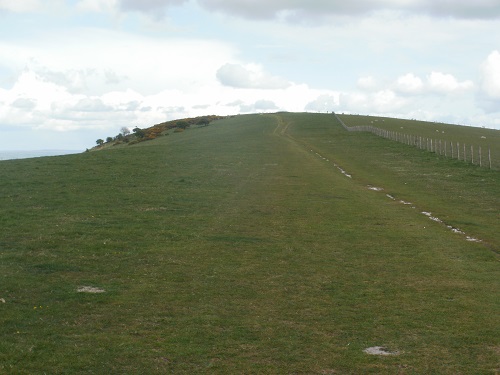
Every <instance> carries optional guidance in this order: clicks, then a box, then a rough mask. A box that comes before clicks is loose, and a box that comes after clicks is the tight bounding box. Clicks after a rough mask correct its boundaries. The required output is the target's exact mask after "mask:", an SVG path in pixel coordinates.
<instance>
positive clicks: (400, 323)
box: [0, 113, 500, 374]
mask: <svg viewBox="0 0 500 375" xmlns="http://www.w3.org/2000/svg"><path fill="white" fill-rule="evenodd" d="M499 182H500V174H499V173H498V171H494V170H488V169H486V168H479V167H477V166H473V165H469V164H465V163H461V162H457V161H456V160H450V159H443V158H439V157H437V156H435V155H434V154H431V153H428V152H424V151H422V150H418V149H415V148H412V147H408V146H406V145H404V144H400V143H396V142H392V141H390V140H387V139H384V138H380V137H377V136H375V135H373V134H370V133H351V132H347V131H345V130H344V129H343V128H342V126H341V125H340V124H339V123H338V122H337V120H336V119H335V117H334V116H332V115H331V114H330V115H326V114H292V113H277V114H266V115H248V116H235V117H234V118H228V119H221V120H218V121H214V122H213V123H212V124H211V125H210V126H208V127H194V128H191V129H187V130H186V131H183V132H179V133H175V134H174V133H173V134H170V135H169V136H162V137H157V138H156V139H153V140H150V141H148V142H141V143H137V144H135V145H132V146H126V147H125V146H117V147H109V148H107V149H105V150H102V151H100V152H88V153H83V154H79V155H69V156H60V157H47V158H42V159H26V160H12V161H2V162H0V205H1V207H2V215H1V216H0V224H1V227H2V232H1V234H0V275H1V277H2V279H1V280H2V282H1V288H0V310H1V314H0V327H1V328H0V333H1V335H2V340H0V372H5V373H33V374H37V373H151V374H154V373H157V374H163V373H178V374H179V373H184V374H193V373H198V374H203V373H228V374H234V373H247V374H257V373H265V374H282V373H311V374H334V373H341V374H359V373H384V374H415V373H436V374H438V373H439V374H457V373H464V374H465V373H474V374H488V373H490V374H491V373H495V371H497V370H498V350H499V347H500V339H499V338H500V327H499V325H498V319H497V317H498V315H499V313H500V306H499V300H498V292H499V291H500V285H499V280H500V270H499V266H498V260H499V255H498V251H499V249H500V238H499V235H498V233H500V227H499V225H500V224H499V223H500V221H499V220H498V219H499V216H498V215H499V206H500V205H499V199H500V198H499V197H500V191H499V189H500V183H499ZM424 213H425V214H424ZM430 218H433V219H432V220H431V219H430ZM435 219H439V220H440V221H437V220H435ZM450 227H451V228H450ZM453 229H457V230H459V231H460V232H456V231H454V230H453ZM471 239H473V240H471ZM370 348H371V349H370ZM368 349H370V350H368ZM369 353H375V354H369ZM381 354H382V355H381Z"/></svg>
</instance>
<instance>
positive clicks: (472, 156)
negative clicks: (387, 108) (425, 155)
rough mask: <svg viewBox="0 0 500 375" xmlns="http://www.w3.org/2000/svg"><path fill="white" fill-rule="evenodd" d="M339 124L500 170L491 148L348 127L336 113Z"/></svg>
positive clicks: (352, 129) (356, 130)
mask: <svg viewBox="0 0 500 375" xmlns="http://www.w3.org/2000/svg"><path fill="white" fill-rule="evenodd" d="M333 115H334V116H335V117H336V119H337V120H338V121H339V123H340V124H341V125H342V126H343V127H344V129H345V130H347V131H349V132H370V133H372V134H375V135H378V136H379V137H383V138H387V139H390V140H392V141H396V142H400V143H404V144H407V145H409V146H413V147H417V148H419V149H421V150H426V151H429V152H434V153H435V154H437V155H440V156H444V157H449V158H452V159H457V160H461V161H464V162H469V163H472V164H475V165H479V166H480V167H486V168H489V169H500V165H495V164H494V162H493V161H492V160H493V159H492V155H491V148H490V147H487V148H486V147H485V148H483V147H481V146H477V145H473V144H466V143H464V142H463V143H460V142H454V141H448V140H443V139H439V138H429V137H422V136H417V135H412V134H404V133H399V132H395V131H391V130H385V129H380V128H377V127H375V126H370V125H363V126H347V125H346V124H345V123H344V122H343V121H342V120H341V119H340V118H339V117H338V116H337V114H336V113H334V114H333Z"/></svg>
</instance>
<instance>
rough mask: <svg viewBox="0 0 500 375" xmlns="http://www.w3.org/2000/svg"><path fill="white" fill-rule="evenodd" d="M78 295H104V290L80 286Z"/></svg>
mask: <svg viewBox="0 0 500 375" xmlns="http://www.w3.org/2000/svg"><path fill="white" fill-rule="evenodd" d="M76 291H77V292H78V293H104V292H106V291H105V290H104V289H101V288H96V287H94V286H80V287H78V289H77V290H76Z"/></svg>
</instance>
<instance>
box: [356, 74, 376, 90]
mask: <svg viewBox="0 0 500 375" xmlns="http://www.w3.org/2000/svg"><path fill="white" fill-rule="evenodd" d="M377 86H378V85H377V81H376V80H375V78H373V77H372V76H366V77H360V78H359V79H358V81H357V87H358V88H359V89H361V90H363V91H374V90H376V89H377Z"/></svg>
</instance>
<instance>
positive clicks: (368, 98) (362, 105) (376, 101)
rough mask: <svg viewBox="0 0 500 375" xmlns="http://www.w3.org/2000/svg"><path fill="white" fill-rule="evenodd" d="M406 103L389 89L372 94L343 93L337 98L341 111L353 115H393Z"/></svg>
mask: <svg viewBox="0 0 500 375" xmlns="http://www.w3.org/2000/svg"><path fill="white" fill-rule="evenodd" d="M406 104H407V101H406V100H405V99H403V98H401V97H399V96H398V95H397V94H396V93H395V92H394V91H392V90H390V89H385V90H380V91H377V92H373V93H368V94H366V93H360V92H353V93H343V94H341V95H340V98H339V107H340V110H342V111H344V110H345V111H347V112H355V113H368V114H369V113H377V114H383V113H395V112H398V111H400V110H401V109H402V108H403V107H404V106H405V105H406Z"/></svg>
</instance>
